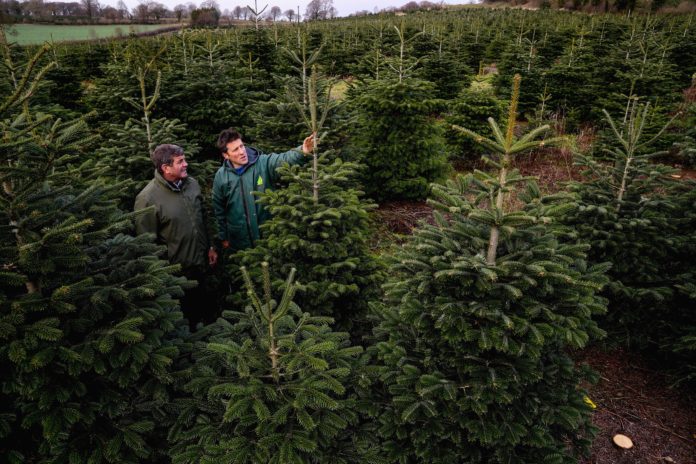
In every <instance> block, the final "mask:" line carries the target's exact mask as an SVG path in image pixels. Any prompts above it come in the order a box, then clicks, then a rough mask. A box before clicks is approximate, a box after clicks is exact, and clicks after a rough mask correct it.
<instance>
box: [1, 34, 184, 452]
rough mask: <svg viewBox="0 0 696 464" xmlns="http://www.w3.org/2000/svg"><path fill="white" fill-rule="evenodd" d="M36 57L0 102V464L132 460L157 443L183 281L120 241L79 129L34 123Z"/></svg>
mask: <svg viewBox="0 0 696 464" xmlns="http://www.w3.org/2000/svg"><path fill="white" fill-rule="evenodd" d="M46 51H47V48H46V47H44V48H42V49H41V50H40V51H39V52H38V53H37V54H36V55H35V56H34V57H33V58H32V59H31V61H30V62H29V63H28V64H27V66H26V67H24V69H25V71H24V74H23V76H22V77H21V79H19V80H18V81H17V86H16V88H15V91H14V92H13V93H12V94H11V95H9V96H8V97H6V98H4V99H3V100H2V102H0V132H2V133H3V139H2V142H0V154H1V155H2V159H3V163H2V166H0V179H1V182H2V192H1V193H0V218H1V219H0V222H2V227H0V234H2V237H1V240H2V244H3V245H2V247H1V248H0V254H1V255H2V262H3V270H2V272H1V273H0V340H1V341H2V343H1V344H0V372H2V380H1V381H0V383H1V388H0V390H1V391H2V399H3V403H4V405H3V407H2V410H1V412H0V450H1V451H2V455H3V456H4V457H7V458H8V460H9V461H10V462H23V461H24V462H55V463H59V462H90V463H100V462H123V463H129V462H130V463H137V462H142V461H143V460H148V459H154V458H155V456H156V454H157V450H158V447H159V445H160V443H161V440H162V433H163V430H162V428H161V425H160V424H162V423H164V422H165V417H166V413H165V410H166V409H165V408H166V405H167V403H168V401H169V399H168V397H169V385H170V384H171V383H172V376H171V372H170V365H171V363H172V362H173V359H174V358H175V357H176V356H177V354H178V348H177V344H178V342H177V337H176V333H177V332H178V331H179V330H180V327H182V323H183V320H182V316H181V313H180V312H179V311H178V310H177V302H176V301H175V300H174V299H173V298H174V297H176V296H178V295H180V294H181V286H182V285H186V281H185V280H184V279H181V278H177V277H174V276H173V274H172V273H173V272H174V271H175V269H174V268H173V267H171V266H169V265H168V264H167V263H166V262H165V261H163V260H161V259H159V258H158V256H161V254H163V250H162V248H161V247H158V246H155V245H153V244H152V243H151V238H150V237H139V238H133V237H129V236H127V235H123V234H122V233H123V232H125V231H127V230H128V228H129V227H130V217H129V216H128V215H126V214H124V213H123V212H122V211H120V210H119V209H118V207H117V202H116V200H115V198H116V191H117V189H118V187H119V186H118V185H116V184H107V183H105V182H104V180H103V178H102V176H103V171H102V170H100V169H98V168H97V167H95V165H94V163H93V162H92V161H89V160H87V161H85V160H86V159H87V157H86V152H88V151H89V150H90V149H91V144H92V143H93V142H94V136H93V134H91V133H90V131H89V129H88V127H87V125H86V123H85V121H84V120H76V121H68V122H63V121H61V120H60V119H55V118H53V117H52V116H51V115H46V114H38V113H34V112H33V109H32V107H31V105H30V102H29V97H30V96H31V94H32V89H34V88H35V86H36V85H37V84H38V82H39V80H40V79H41V78H42V76H43V75H44V74H45V72H46V71H47V69H48V67H43V68H40V67H38V68H37V66H36V65H37V63H38V62H39V60H40V59H41V57H42V55H43V54H44V53H45V52H46ZM49 66H50V65H49ZM8 409H9V410H8Z"/></svg>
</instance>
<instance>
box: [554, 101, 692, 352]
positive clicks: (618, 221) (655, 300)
mask: <svg viewBox="0 0 696 464" xmlns="http://www.w3.org/2000/svg"><path fill="white" fill-rule="evenodd" d="M648 115H649V106H648V105H646V106H639V105H637V104H635V102H634V104H633V105H632V108H631V111H630V112H629V115H628V119H627V120H626V122H625V123H623V124H621V123H619V124H617V123H616V122H615V121H614V119H613V118H612V117H611V116H610V115H609V113H607V112H606V111H605V116H606V119H607V122H608V124H609V126H610V129H611V131H612V132H613V134H614V142H613V143H612V145H611V146H610V147H607V148H605V149H604V150H603V151H604V153H603V157H602V158H604V159H602V158H599V157H592V156H586V155H582V154H578V155H577V157H576V163H577V164H579V165H580V166H582V167H583V168H584V172H583V174H584V176H585V178H586V179H585V182H583V183H578V182H574V183H571V185H570V188H571V190H572V191H574V192H576V193H577V194H578V196H579V204H578V208H577V209H575V210H573V211H570V212H569V214H568V215H567V216H566V217H565V218H564V219H563V221H564V223H566V224H567V225H569V226H572V227H573V228H574V229H575V235H576V237H577V239H578V240H579V241H581V242H583V243H589V244H590V245H591V246H592V248H591V250H590V253H589V256H588V260H589V261H590V262H594V263H600V262H605V261H608V262H611V263H612V268H611V270H610V272H609V276H610V279H611V280H610V283H609V285H607V287H606V289H605V294H606V296H607V297H608V298H609V300H610V305H609V311H608V314H607V317H606V320H605V321H604V325H605V328H606V329H607V330H608V331H610V332H611V333H612V334H613V335H614V337H613V339H614V340H622V341H625V342H627V343H628V344H629V345H635V346H645V344H646V343H648V342H649V340H650V338H651V335H650V334H651V333H653V329H654V327H655V323H656V321H657V320H660V319H661V318H664V317H667V316H666V314H665V311H668V308H667V307H668V306H669V305H667V307H665V303H666V302H668V301H669V300H670V299H671V298H672V296H673V288H672V283H671V282H670V275H672V272H671V271H669V268H670V267H671V257H673V256H676V253H675V252H676V250H675V248H674V247H675V245H676V243H675V238H676V236H678V235H679V232H678V225H679V222H678V221H676V220H675V219H676V217H675V216H674V214H675V211H676V210H675V203H674V198H671V195H670V193H669V192H673V191H674V185H675V184H674V179H673V178H672V177H671V176H670V174H671V173H673V172H674V171H673V169H671V168H668V167H667V166H662V165H659V164H653V163H651V162H650V159H651V158H653V157H655V156H657V155H658V154H660V153H659V152H654V151H652V150H651V144H652V142H653V140H652V139H647V140H646V138H645V133H644V132H643V130H644V128H645V124H646V119H647V118H648ZM663 130H664V128H663ZM659 135H660V134H657V135H656V137H659ZM656 137H653V139H654V138H656Z"/></svg>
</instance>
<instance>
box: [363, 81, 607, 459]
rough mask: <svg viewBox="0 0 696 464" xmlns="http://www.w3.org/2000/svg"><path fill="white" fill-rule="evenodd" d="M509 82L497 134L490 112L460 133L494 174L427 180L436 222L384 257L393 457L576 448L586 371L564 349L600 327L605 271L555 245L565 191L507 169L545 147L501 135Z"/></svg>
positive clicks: (387, 432) (584, 440)
mask: <svg viewBox="0 0 696 464" xmlns="http://www.w3.org/2000/svg"><path fill="white" fill-rule="evenodd" d="M516 84H517V85H516V86H515V89H514V91H513V97H512V102H511V105H510V113H509V117H508V122H507V127H506V131H505V132H503V131H502V130H501V129H500V128H499V127H498V125H497V124H496V123H495V121H494V120H492V119H491V120H490V121H491V129H492V132H493V134H494V137H493V138H486V137H483V136H481V135H479V134H476V133H474V132H471V131H469V130H467V129H462V130H463V132H465V133H467V134H469V135H470V136H471V137H473V138H474V139H475V140H477V141H478V142H479V143H482V144H484V145H485V146H486V147H488V149H489V150H491V151H492V152H493V153H494V155H493V156H491V157H490V158H487V159H488V162H489V164H490V165H491V166H493V167H494V168H495V170H494V172H493V173H484V172H480V171H476V172H475V173H474V174H470V175H467V176H459V177H458V178H457V179H455V180H451V181H448V182H447V184H446V185H434V186H433V194H432V199H431V200H430V203H431V204H432V205H433V206H434V207H435V208H436V213H435V222H436V223H435V224H434V225H422V226H421V227H420V228H418V229H417V230H416V232H415V233H414V235H413V237H412V238H411V239H410V240H409V241H408V242H407V243H406V244H405V245H404V247H403V248H402V249H401V250H399V251H398V252H397V253H396V254H395V255H394V256H393V259H391V261H390V262H391V265H392V267H391V270H392V272H393V277H392V278H391V279H390V280H389V282H388V283H387V284H386V285H385V287H384V288H385V291H386V296H385V298H384V301H383V302H382V303H381V304H380V305H376V307H375V309H376V310H377V311H378V313H379V315H380V316H381V324H380V326H379V328H378V331H377V335H379V336H381V337H382V341H381V342H380V343H379V344H378V345H377V347H376V349H377V352H378V355H379V359H380V361H381V363H382V365H383V370H382V376H381V378H382V380H383V382H384V388H385V389H386V391H387V392H388V395H389V396H390V402H389V403H388V404H387V406H386V408H385V411H383V412H382V414H381V417H380V419H381V424H382V427H381V430H380V432H381V435H382V437H383V438H384V440H385V444H384V446H385V448H386V449H387V451H388V452H389V453H390V456H391V458H392V459H393V460H394V461H397V460H398V462H402V463H411V462H437V463H459V462H480V463H493V462H500V463H509V462H527V463H540V462H546V463H551V462H554V463H561V462H575V459H576V457H577V456H578V454H579V453H580V452H581V451H584V450H587V447H588V444H589V441H588V438H589V436H590V435H591V425H590V412H591V409H590V407H589V406H588V405H587V404H585V403H584V392H583V389H582V387H581V385H580V382H581V381H582V380H583V379H585V378H587V372H586V371H585V370H584V369H583V368H579V367H576V366H575V365H574V363H573V361H572V359H571V357H570V356H569V354H568V350H569V349H573V348H581V347H583V346H585V345H586V344H587V343H588V342H589V341H590V340H592V339H594V338H597V337H599V336H601V335H602V331H601V330H599V329H598V328H597V325H596V323H595V322H594V321H593V320H592V316H594V315H596V314H600V313H602V312H603V311H604V307H605V301H604V300H603V299H602V298H600V297H598V296H597V295H596V291H597V289H598V288H600V287H601V285H602V284H603V283H604V282H605V278H604V276H603V271H604V270H605V267H604V266H595V267H591V266H589V265H588V264H587V262H586V261H585V253H586V251H587V249H588V247H587V246H586V245H579V244H578V245H576V244H572V243H566V242H564V240H563V239H562V236H563V230H562V228H560V227H559V226H558V225H557V223H556V221H557V219H558V217H559V216H560V215H562V214H563V213H564V212H565V211H567V210H568V208H569V203H568V201H567V199H565V198H563V197H562V196H561V197H542V196H541V195H540V193H539V189H538V187H537V186H536V184H535V183H534V182H533V181H531V180H530V179H528V178H524V177H522V176H520V175H519V173H518V172H517V171H516V170H512V169H511V167H512V162H513V159H514V158H515V157H516V156H519V155H521V154H522V153H524V152H526V151H528V150H530V149H532V148H535V147H538V146H540V145H543V144H551V143H554V142H556V141H557V140H554V139H547V140H546V141H544V140H541V141H540V140H538V137H539V135H540V134H541V133H543V132H544V130H545V129H546V128H545V127H540V128H537V129H534V130H532V131H530V132H529V133H527V134H526V135H524V136H522V137H520V138H516V137H515V136H514V135H513V130H514V127H515V116H516V112H515V111H516V103H517V96H518V92H519V78H518V77H517V78H516ZM495 171H497V172H495ZM513 192H516V195H515V196H516V199H515V201H512V200H511V198H510V197H511V196H512V195H513ZM515 204H518V205H521V206H520V207H518V208H511V205H515Z"/></svg>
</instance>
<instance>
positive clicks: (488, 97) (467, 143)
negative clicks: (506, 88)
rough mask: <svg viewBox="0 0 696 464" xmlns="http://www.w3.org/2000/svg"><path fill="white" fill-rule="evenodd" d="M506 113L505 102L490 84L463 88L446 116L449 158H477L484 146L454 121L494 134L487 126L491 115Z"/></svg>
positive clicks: (477, 130)
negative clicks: (462, 131)
mask: <svg viewBox="0 0 696 464" xmlns="http://www.w3.org/2000/svg"><path fill="white" fill-rule="evenodd" d="M502 115H503V105H502V102H501V101H500V100H499V99H498V98H496V97H495V95H493V89H492V88H490V87H481V86H478V87H474V86H472V87H471V88H468V89H465V90H463V91H462V92H461V93H460V94H459V96H458V97H457V98H456V99H455V100H453V101H452V102H451V103H450V104H449V108H448V111H447V114H446V116H445V123H446V124H447V126H446V127H445V136H446V139H447V144H448V146H449V153H450V159H455V160H465V161H475V160H478V159H479V158H480V156H481V155H482V154H483V153H484V152H485V149H484V148H483V147H482V146H481V145H479V144H477V143H475V142H473V141H472V140H471V137H469V136H466V135H464V134H462V133H461V131H459V130H457V129H454V128H452V127H451V125H452V124H454V125H457V126H461V127H466V128H468V129H471V130H472V131H474V132H477V133H479V134H481V135H483V136H485V137H491V136H492V135H493V133H492V132H491V130H490V127H489V126H488V118H489V117H492V118H494V119H499V118H500V117H501V116H502Z"/></svg>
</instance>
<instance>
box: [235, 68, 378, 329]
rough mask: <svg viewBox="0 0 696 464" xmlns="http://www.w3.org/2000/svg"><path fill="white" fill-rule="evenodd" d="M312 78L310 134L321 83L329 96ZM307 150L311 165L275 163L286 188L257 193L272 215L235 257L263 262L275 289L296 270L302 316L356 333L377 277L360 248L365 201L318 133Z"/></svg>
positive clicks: (323, 111) (353, 168)
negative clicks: (324, 147) (300, 278)
mask: <svg viewBox="0 0 696 464" xmlns="http://www.w3.org/2000/svg"><path fill="white" fill-rule="evenodd" d="M318 81H319V75H318V73H317V72H316V70H315V72H313V73H312V76H311V80H310V85H309V101H308V109H309V111H308V112H307V113H302V114H304V115H305V116H306V124H307V126H308V129H310V130H311V131H312V132H313V133H318V132H320V131H321V129H323V128H324V125H325V121H326V118H327V117H328V116H327V115H328V111H330V110H331V106H325V105H321V103H322V102H323V103H325V104H329V103H330V102H331V101H332V100H331V99H330V97H325V98H323V99H321V100H319V99H318V98H317V97H318V93H319V92H320V91H321V90H322V89H325V90H326V92H327V93H329V94H330V87H328V86H320V85H318ZM297 104H298V107H300V108H301V109H302V106H301V104H300V102H299V101H298V102H297ZM314 150H315V151H314V153H313V157H312V158H313V159H312V163H311V164H308V165H307V166H292V167H281V168H280V169H279V174H280V176H281V180H282V181H283V183H285V184H287V187H285V188H282V189H278V190H275V191H268V192H266V193H264V194H263V195H262V196H261V198H260V199H259V202H261V203H262V204H263V205H264V208H266V209H267V211H269V212H270V213H271V216H272V217H271V219H270V220H269V221H268V222H267V223H266V224H264V225H262V226H261V234H262V239H261V240H259V241H258V242H257V243H256V244H255V247H254V248H252V249H249V250H245V251H243V252H241V253H240V254H238V255H237V256H238V259H236V260H235V261H238V262H239V263H241V264H243V265H246V266H249V267H250V266H251V265H252V264H253V263H255V262H260V261H268V262H269V263H270V264H271V265H272V266H273V268H274V269H275V270H274V273H273V281H274V285H275V286H276V288H277V287H278V286H279V285H280V284H282V282H283V275H286V273H287V272H289V270H290V268H293V267H294V268H296V269H298V271H299V272H301V273H302V275H303V276H304V278H303V284H302V286H301V291H300V293H298V295H297V296H296V298H297V301H298V304H301V305H302V308H303V309H304V310H305V311H308V312H309V313H310V314H313V315H325V316H331V317H333V318H334V319H335V320H336V322H337V324H338V326H339V327H340V328H341V329H344V330H347V329H349V328H352V329H354V330H355V335H356V336H357V335H358V333H360V329H358V327H361V326H362V328H363V329H364V328H365V327H366V326H365V320H364V319H365V316H366V312H367V302H368V301H369V300H370V299H371V298H372V297H373V296H374V295H375V294H376V293H377V289H378V285H379V283H380V280H381V277H382V276H381V273H380V265H379V264H378V262H377V260H376V257H375V256H373V255H372V253H371V251H370V249H369V247H368V240H369V231H370V228H371V224H370V218H369V215H368V211H369V210H370V209H372V208H373V205H371V204H369V203H366V202H364V201H363V200H362V199H361V196H362V192H361V191H359V190H358V189H357V186H356V180H355V178H356V173H357V170H358V166H357V165H356V164H355V163H347V162H343V161H342V160H341V159H340V158H336V157H333V153H332V152H331V151H326V152H324V153H323V154H321V155H320V153H321V151H320V150H321V146H320V141H319V140H318V139H317V140H316V141H315V145H314ZM332 158H333V160H332ZM256 278H257V280H258V275H256Z"/></svg>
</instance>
